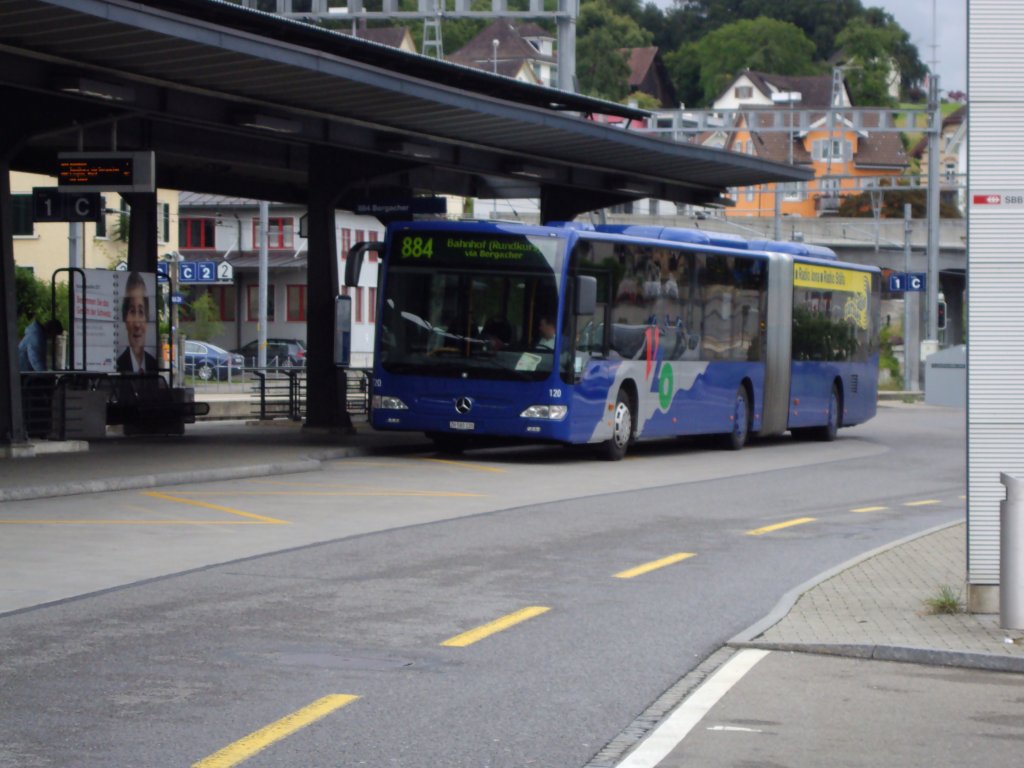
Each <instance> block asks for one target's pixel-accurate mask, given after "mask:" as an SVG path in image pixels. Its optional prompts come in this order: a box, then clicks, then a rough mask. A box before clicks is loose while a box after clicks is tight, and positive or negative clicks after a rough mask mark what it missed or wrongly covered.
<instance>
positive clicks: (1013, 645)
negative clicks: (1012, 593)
mask: <svg viewBox="0 0 1024 768" xmlns="http://www.w3.org/2000/svg"><path fill="white" fill-rule="evenodd" d="M966 528H967V526H966V524H965V523H957V524H956V525H952V526H948V527H945V528H941V529H939V530H937V531H932V532H929V533H927V534H925V535H923V536H919V537H916V538H912V539H910V540H904V541H902V542H898V543H897V544H896V545H895V546H890V547H887V548H885V549H883V550H882V551H879V552H874V553H868V554H867V555H865V556H863V557H861V558H858V559H857V560H856V561H855V562H854V563H846V564H844V565H842V566H840V567H839V568H836V569H834V570H833V571H831V572H829V573H828V574H825V575H824V578H819V580H817V583H816V584H813V585H807V584H805V585H803V586H801V587H799V588H797V589H796V590H794V591H793V592H791V593H790V594H789V595H787V597H786V598H784V599H783V600H782V601H781V602H780V603H779V605H778V606H776V608H775V610H774V611H772V613H771V614H770V615H769V616H768V617H766V618H765V619H764V620H763V621H761V622H759V623H758V624H755V625H754V626H753V627H750V628H749V629H748V630H747V631H745V632H744V633H742V634H741V635H739V636H737V637H736V638H734V639H733V640H732V642H731V643H730V645H731V646H733V647H736V648H764V649H767V650H783V651H804V652H811V653H823V654H829V655H835V656H850V657H854V658H865V659H877V660H888V661H909V662H913V663H919V664H936V665H941V666H958V667H970V668H975V669H991V670H1001V671H1012V672H1021V673H1024V631H1010V630H1004V629H1001V628H1000V627H999V616H998V615H997V614H971V613H952V614H932V613H930V612H929V610H928V607H927V605H926V601H927V600H929V599H932V598H935V597H937V596H938V594H939V591H940V589H941V588H942V587H943V586H948V587H951V588H952V590H953V591H954V592H955V593H957V594H960V595H961V601H965V600H964V595H963V594H962V592H963V588H964V583H965V576H966V573H967V562H966V551H967V543H966V535H967V530H966ZM1007 639H1009V640H1012V641H1015V642H1007Z"/></svg>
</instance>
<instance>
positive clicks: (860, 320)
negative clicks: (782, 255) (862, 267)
mask: <svg viewBox="0 0 1024 768" xmlns="http://www.w3.org/2000/svg"><path fill="white" fill-rule="evenodd" d="M793 285H794V287H796V288H807V289H810V290H812V291H828V292H841V293H845V294H852V295H850V296H848V297H847V299H846V302H845V307H844V311H843V316H844V318H845V319H846V320H849V321H851V322H853V323H856V324H857V325H858V326H859V327H861V328H867V327H868V312H867V308H868V294H869V293H870V292H871V275H870V274H868V273H867V272H858V271H856V270H854V269H842V268H840V267H826V266H822V265H820V264H800V263H796V264H794V265H793ZM836 298H838V297H836Z"/></svg>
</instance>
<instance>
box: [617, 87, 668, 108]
mask: <svg viewBox="0 0 1024 768" xmlns="http://www.w3.org/2000/svg"><path fill="white" fill-rule="evenodd" d="M630 102H636V105H637V107H638V108H639V109H650V110H655V109H660V108H661V102H660V101H658V99H657V97H655V96H651V94H649V93H645V92H644V91H633V92H632V93H630V94H629V95H627V96H626V97H624V98H623V99H622V100H621V103H622V104H629V103H630Z"/></svg>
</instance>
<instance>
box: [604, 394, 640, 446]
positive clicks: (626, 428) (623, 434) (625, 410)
mask: <svg viewBox="0 0 1024 768" xmlns="http://www.w3.org/2000/svg"><path fill="white" fill-rule="evenodd" d="M632 439H633V406H632V403H631V401H630V399H629V395H628V394H627V393H626V392H625V391H624V390H621V389H620V390H619V396H618V397H617V398H616V400H615V411H614V413H613V414H612V437H611V439H610V440H608V441H607V442H605V443H604V445H603V446H602V448H603V453H604V457H605V458H606V459H608V460H609V461H619V460H621V459H622V458H623V457H624V456H625V455H626V451H627V449H628V448H629V443H630V441H631V440H632Z"/></svg>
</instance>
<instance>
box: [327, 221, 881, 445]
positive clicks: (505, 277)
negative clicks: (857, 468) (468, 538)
mask: <svg viewBox="0 0 1024 768" xmlns="http://www.w3.org/2000/svg"><path fill="white" fill-rule="evenodd" d="M369 249H383V257H382V260H381V272H380V277H379V290H378V299H379V306H378V311H377V327H376V342H375V343H376V349H375V357H374V372H373V394H372V404H371V421H372V424H373V426H374V427H375V428H377V429H381V430H410V431H422V432H425V433H427V434H428V435H429V436H430V437H432V438H433V439H434V440H435V442H436V443H437V444H438V446H439V447H441V448H442V449H445V450H457V449H459V448H461V447H464V446H465V445H467V444H469V443H470V442H471V441H472V440H473V439H477V438H481V437H488V438H519V439H523V440H530V441H538V440H544V441H554V442H559V443H570V444H593V445H596V446H598V447H599V448H600V450H601V452H602V453H603V454H604V455H605V456H607V457H608V458H610V459H621V458H622V457H623V456H624V455H625V453H626V451H627V449H628V448H629V446H630V444H631V443H633V442H635V441H639V440H649V439H657V438H668V437H674V436H680V435H708V434H712V435H720V436H721V440H722V443H723V444H724V445H725V446H727V447H731V448H733V449H739V448H742V447H743V445H744V444H745V443H746V442H747V440H748V439H749V438H750V436H752V435H771V434H777V433H782V432H785V431H787V430H788V431H790V432H791V433H792V434H793V435H794V436H795V437H808V438H814V439H820V440H832V439H834V438H835V436H836V432H837V430H838V429H839V428H840V427H845V426H851V425H854V424H859V423H861V422H864V421H866V420H867V419H870V418H871V417H872V416H874V415H875V409H876V401H877V395H878V344H877V339H878V331H879V327H878V324H879V290H880V273H879V270H878V269H877V268H874V267H864V266H860V265H854V264H847V263H842V262H840V261H838V260H837V259H836V256H835V254H834V253H833V252H832V251H830V250H829V249H827V248H822V247H817V246H810V245H804V244H802V243H786V242H773V241H763V240H762V241H754V240H745V239H743V238H740V237H736V236H732V235H725V234H720V233H713V232H706V231H703V230H695V229H680V228H675V229H673V228H662V227H651V226H590V225H582V224H576V223H561V224H552V225H547V226H529V225H521V224H503V223H495V222H439V221H433V222H431V221H420V222H409V223H397V224H392V225H391V226H390V227H389V228H388V232H387V236H386V238H385V240H384V241H383V242H381V243H361V244H358V245H357V246H356V247H354V248H353V249H352V252H351V253H350V254H349V258H348V264H347V265H346V283H347V284H349V285H354V284H355V282H356V280H357V279H358V275H359V269H360V267H361V264H362V257H363V254H364V253H365V252H366V250H369Z"/></svg>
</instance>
